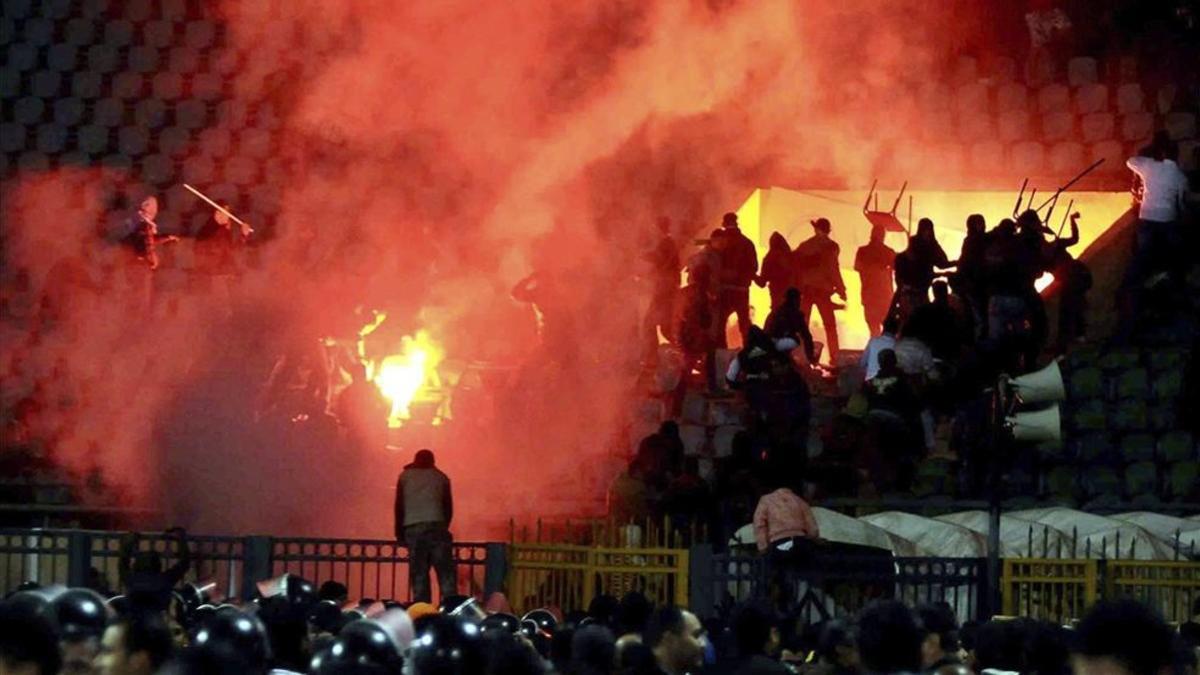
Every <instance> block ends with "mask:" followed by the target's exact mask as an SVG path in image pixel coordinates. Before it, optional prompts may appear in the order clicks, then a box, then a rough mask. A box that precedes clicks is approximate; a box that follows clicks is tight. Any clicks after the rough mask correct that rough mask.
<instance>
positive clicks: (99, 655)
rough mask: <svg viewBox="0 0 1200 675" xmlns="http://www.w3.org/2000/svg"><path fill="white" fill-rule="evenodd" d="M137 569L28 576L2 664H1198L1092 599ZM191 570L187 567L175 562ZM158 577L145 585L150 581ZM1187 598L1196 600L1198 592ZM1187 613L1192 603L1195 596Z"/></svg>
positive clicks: (545, 673)
mask: <svg viewBox="0 0 1200 675" xmlns="http://www.w3.org/2000/svg"><path fill="white" fill-rule="evenodd" d="M133 564H135V565H136V566H137V567H138V575H140V583H141V584H142V585H141V586H140V590H139V581H137V580H134V579H131V578H124V580H123V583H124V588H125V594H123V595H119V596H115V597H112V598H108V599H106V598H105V597H103V596H102V595H100V594H99V593H97V592H96V591H94V590H92V589H90V588H73V589H66V588H63V587H45V588H43V587H39V586H37V585H36V584H33V583H26V584H24V585H23V586H22V587H21V588H20V589H19V590H18V591H16V592H14V593H11V594H9V596H7V597H6V598H5V599H4V600H3V602H0V672H4V673H12V674H14V675H16V674H20V675H54V674H56V673H63V674H73V675H88V674H94V675H152V674H154V673H163V674H178V675H189V674H194V675H206V674H208V673H222V674H228V675H238V674H246V675H251V674H253V675H266V674H267V673H289V672H295V673H303V672H307V673H314V674H319V675H327V674H338V675H360V674H361V675H385V674H387V673H402V672H403V673H408V674H409V675H434V674H437V675H477V674H478V675H484V674H488V675H550V674H553V673H558V674H561V675H618V674H620V675H684V674H700V673H712V674H729V675H768V674H778V675H789V674H805V675H859V674H862V675H886V674H893V673H896V674H899V673H930V674H935V675H970V674H971V673H980V674H991V675H1001V674H1006V673H1013V674H1027V675H1034V674H1036V675H1066V674H1067V673H1072V672H1073V673H1074V674H1075V675H1100V674H1103V675H1194V674H1195V673H1196V672H1197V655H1198V648H1200V624H1198V623H1195V622H1190V621H1189V622H1185V623H1183V624H1182V625H1180V626H1179V627H1178V629H1174V628H1172V627H1171V626H1169V625H1168V624H1167V623H1166V622H1164V621H1163V619H1162V618H1161V617H1160V616H1159V615H1158V614H1156V613H1155V612H1154V611H1153V610H1152V609H1150V608H1149V607H1148V606H1146V605H1142V604H1139V603H1138V602H1136V601H1132V600H1124V601H1114V602H1102V603H1099V604H1097V605H1096V606H1094V607H1093V608H1092V609H1091V610H1090V611H1089V612H1088V613H1087V614H1086V616H1084V617H1083V618H1082V620H1080V621H1078V622H1077V623H1076V624H1074V625H1073V626H1063V625H1061V624H1056V623H1052V622H1047V621H1037V620H1032V619H1012V618H1004V617H997V618H995V619H993V620H991V621H987V622H982V623H980V622H967V623H964V624H960V622H959V620H958V618H957V617H956V616H955V613H954V612H953V611H952V609H951V607H950V606H949V605H945V604H923V605H919V606H916V607H909V606H906V605H905V604H903V603H900V602H897V601H890V600H886V601H876V602H875V603H872V604H870V605H867V606H866V607H865V608H864V609H863V610H862V611H861V612H859V613H858V614H857V615H856V616H855V615H847V616H845V617H842V618H839V619H834V620H822V621H817V622H809V621H806V620H804V619H803V618H800V617H797V616H781V615H779V614H777V613H775V612H773V611H771V610H769V609H767V608H765V606H763V605H760V604H757V603H752V602H751V603H745V604H742V605H739V606H737V607H734V608H731V609H730V610H728V611H726V612H724V613H722V614H721V615H718V616H711V617H703V618H701V617H698V616H697V615H696V614H694V613H692V612H690V611H688V610H687V609H684V608H679V607H673V606H655V605H654V604H653V603H652V602H651V601H650V600H649V599H647V598H646V596H644V595H642V594H640V593H637V592H631V593H628V594H626V595H625V596H624V597H622V598H620V599H618V598H616V597H613V596H609V595H600V596H597V597H596V598H594V599H593V601H592V602H591V604H590V606H589V607H588V608H587V610H586V611H583V610H578V611H568V612H565V613H564V612H562V611H560V610H557V609H553V608H551V609H537V610H533V611H530V612H528V613H526V614H525V615H524V616H522V617H518V616H516V615H515V614H513V613H512V611H511V608H510V607H509V606H508V603H507V599H506V598H505V597H504V596H503V595H502V594H499V593H494V594H492V595H491V596H489V597H488V598H487V601H486V603H483V604H482V605H481V603H480V602H479V599H477V598H472V597H466V596H455V595H448V596H446V597H444V598H443V600H442V602H441V604H440V606H438V607H434V606H433V605H431V604H429V603H427V602H414V603H399V602H394V601H391V600H383V601H380V600H374V599H364V600H361V601H357V602H349V601H348V598H347V591H346V587H345V586H344V585H342V584H339V583H337V582H333V581H327V582H325V583H324V584H322V585H321V586H320V588H319V589H318V588H315V587H314V585H313V584H311V583H310V582H308V581H306V580H304V579H301V578H299V577H295V576H291V575H284V576H283V577H280V578H277V579H272V580H266V581H264V582H260V583H259V584H257V588H258V591H259V592H258V594H257V596H256V597H255V598H254V599H253V600H252V601H250V602H246V603H236V604H235V603H233V602H225V603H220V602H219V601H217V600H215V599H213V598H210V597H208V595H207V593H206V591H208V590H209V589H207V588H199V587H197V586H195V585H193V584H180V579H179V578H178V577H177V576H175V573H174V572H173V571H164V570H163V569H162V561H161V560H160V559H158V558H157V557H156V555H155V554H152V553H151V552H147V551H144V552H141V553H138V554H137V555H136V556H135V558H134V562H133ZM184 564H185V566H186V563H184ZM152 578H153V579H154V580H155V581H154V583H153V584H151V585H150V586H153V588H151V587H150V586H147V585H146V584H145V582H146V581H148V580H150V579H152ZM1197 604H1198V605H1200V603H1197ZM1194 609H1195V610H1196V611H1197V613H1200V606H1198V607H1196V608H1194Z"/></svg>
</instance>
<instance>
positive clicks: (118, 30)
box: [104, 19, 134, 47]
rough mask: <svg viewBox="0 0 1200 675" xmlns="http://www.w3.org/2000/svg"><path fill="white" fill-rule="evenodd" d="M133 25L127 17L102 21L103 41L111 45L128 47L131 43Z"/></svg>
mask: <svg viewBox="0 0 1200 675" xmlns="http://www.w3.org/2000/svg"><path fill="white" fill-rule="evenodd" d="M133 35H134V27H133V23H132V22H130V21H129V20H127V19H113V20H111V21H106V22H105V23H104V43H105V44H107V45H109V46H112V47H128V46H129V45H131V44H133Z"/></svg>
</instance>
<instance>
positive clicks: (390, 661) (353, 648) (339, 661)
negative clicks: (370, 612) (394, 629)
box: [309, 619, 402, 675]
mask: <svg viewBox="0 0 1200 675" xmlns="http://www.w3.org/2000/svg"><path fill="white" fill-rule="evenodd" d="M401 665H402V661H401V658H400V647H399V645H397V644H396V642H395V641H394V640H393V639H392V635H391V633H389V632H388V631H387V629H385V628H384V627H383V626H381V625H379V624H378V623H375V622H374V621H372V620H370V619H360V620H358V621H354V622H351V623H349V624H347V625H346V627H345V628H343V629H342V632H341V633H339V634H338V637H337V640H335V641H334V642H333V644H332V645H330V647H329V649H327V650H326V651H325V652H324V653H322V654H318V655H317V656H315V657H314V658H313V660H312V664H311V665H310V666H309V672H312V673H322V674H323V675H328V674H332V673H338V674H346V675H349V674H351V673H353V674H355V675H357V674H360V673H361V674H363V675H366V674H368V673H388V672H396V671H397V670H399V668H400V666H401Z"/></svg>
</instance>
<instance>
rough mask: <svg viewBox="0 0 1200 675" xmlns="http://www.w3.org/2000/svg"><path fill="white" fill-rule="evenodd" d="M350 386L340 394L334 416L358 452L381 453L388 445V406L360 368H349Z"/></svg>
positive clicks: (359, 366)
mask: <svg viewBox="0 0 1200 675" xmlns="http://www.w3.org/2000/svg"><path fill="white" fill-rule="evenodd" d="M350 378H351V382H350V385H349V386H347V387H346V388H345V389H343V390H342V391H341V393H339V394H338V397H337V401H336V402H335V403H334V407H333V413H334V415H335V416H336V417H337V420H338V424H339V425H341V427H342V430H343V431H344V432H345V433H346V435H347V436H348V437H349V438H350V439H351V441H352V442H353V443H354V444H355V446H356V447H358V448H363V449H369V450H379V449H381V448H383V447H384V445H385V444H386V442H387V429H388V414H389V412H390V410H389V408H388V405H387V402H386V401H385V400H384V399H383V397H382V396H381V395H380V393H379V388H378V387H376V386H375V384H374V383H373V382H371V381H370V380H368V379H367V371H366V369H365V368H363V367H362V365H361V364H352V365H351V366H350Z"/></svg>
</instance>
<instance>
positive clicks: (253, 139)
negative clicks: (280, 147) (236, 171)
mask: <svg viewBox="0 0 1200 675" xmlns="http://www.w3.org/2000/svg"><path fill="white" fill-rule="evenodd" d="M238 147H239V148H240V149H241V152H242V154H244V155H245V156H247V157H249V158H251V159H256V160H262V159H266V158H267V157H269V156H270V155H271V134H270V133H268V132H266V131H263V130H262V129H255V128H250V129H247V130H246V131H245V132H243V133H242V135H241V137H240V138H239V139H238Z"/></svg>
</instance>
